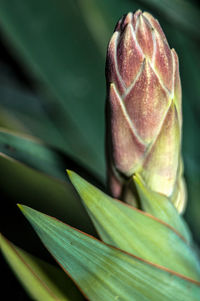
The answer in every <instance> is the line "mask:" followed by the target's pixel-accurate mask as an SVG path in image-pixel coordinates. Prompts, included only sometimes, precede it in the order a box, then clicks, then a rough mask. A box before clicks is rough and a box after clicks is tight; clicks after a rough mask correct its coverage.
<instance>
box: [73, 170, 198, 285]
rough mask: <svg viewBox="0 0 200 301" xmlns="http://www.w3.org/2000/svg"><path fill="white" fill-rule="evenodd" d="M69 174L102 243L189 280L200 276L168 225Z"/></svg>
mask: <svg viewBox="0 0 200 301" xmlns="http://www.w3.org/2000/svg"><path fill="white" fill-rule="evenodd" d="M68 174H69V177H70V180H71V181H72V183H73V185H74V186H75V188H76V189H77V191H78V193H79V194H80V196H81V198H82V200H83V203H84V205H85V206H86V209H87V211H88V213H89V215H90V217H91V219H92V220H93V223H94V226H95V228H96V229H97V231H98V232H99V234H100V236H101V238H102V239H103V241H104V242H106V243H109V244H111V245H113V246H116V247H118V248H120V249H122V250H124V251H126V252H129V253H132V254H134V255H136V256H139V257H141V258H143V259H145V260H148V261H151V262H153V263H156V264H159V265H162V266H164V267H166V268H168V269H171V270H173V271H176V272H178V273H181V274H183V275H185V276H187V277H191V278H192V279H200V266H199V263H198V259H197V257H196V256H195V254H194V253H193V250H192V249H191V248H190V247H189V246H188V245H187V244H186V243H185V241H183V239H182V238H181V237H180V236H179V235H177V233H176V232H175V231H174V230H173V229H172V228H171V227H169V226H168V225H167V224H164V223H162V221H159V220H158V219H155V218H153V217H152V216H150V215H146V214H145V213H144V212H143V211H141V210H138V209H135V208H134V207H132V206H128V205H126V204H124V203H122V202H120V201H117V200H115V199H112V198H111V197H109V196H107V195H106V194H104V193H103V192H101V191H100V190H99V189H97V188H95V187H94V186H93V185H91V184H89V183H88V182H87V181H85V180H84V179H82V178H81V177H80V176H78V175H77V174H76V173H74V172H72V171H68ZM161 201H162V200H161ZM158 238H159V239H158ZM158 250H159V252H158Z"/></svg>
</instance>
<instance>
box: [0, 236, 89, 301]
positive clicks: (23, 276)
mask: <svg viewBox="0 0 200 301" xmlns="http://www.w3.org/2000/svg"><path fill="white" fill-rule="evenodd" d="M0 244H1V251H2V253H3V255H4V257H5V259H6V260H7V262H8V263H9V265H10V267H11V268H12V270H13V271H14V273H15V274H16V276H17V278H18V279H19V281H20V282H21V284H22V285H23V287H24V288H25V289H26V291H27V293H28V294H29V295H30V296H31V297H32V298H33V299H34V300H39V301H44V300H46V301H53V300H54V301H55V300H63V301H64V300H66V301H67V300H69V301H72V300H74V301H78V300H84V298H83V296H82V295H81V294H80V292H79V291H78V289H77V288H76V286H75V285H74V284H73V282H72V280H71V279H70V278H69V277H68V276H67V275H66V274H65V273H64V272H63V271H62V270H60V269H58V268H56V267H54V266H53V265H50V264H48V263H46V262H44V261H42V260H40V259H38V258H36V257H33V256H32V255H30V254H29V253H27V252H25V251H24V250H22V249H20V248H18V247H16V246H15V245H13V244H12V243H11V242H9V241H8V240H7V239H6V238H4V237H3V236H2V235H0Z"/></svg>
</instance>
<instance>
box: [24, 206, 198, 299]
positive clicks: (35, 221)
mask: <svg viewBox="0 0 200 301" xmlns="http://www.w3.org/2000/svg"><path fill="white" fill-rule="evenodd" d="M20 209H21V210H22V212H23V214H24V215H25V216H26V218H27V219H28V220H29V222H30V223H31V224H32V226H33V228H34V229H35V231H36V232H37V234H38V235H39V237H40V239H41V240H42V242H43V243H44V244H45V246H46V247H47V248H48V250H49V251H50V252H51V253H52V255H53V256H54V257H55V258H56V260H57V261H58V262H59V263H60V265H61V266H62V267H63V269H64V270H66V271H67V272H68V273H69V274H70V275H71V276H72V278H73V279H74V280H75V281H76V282H77V283H78V284H79V286H80V288H81V289H82V290H83V292H84V293H85V294H86V295H87V297H88V298H89V299H90V300H96V301H100V300H105V301H107V300H113V299H114V298H115V300H117V299H118V300H127V301H128V300H134V298H135V299H136V300H154V301H157V300H161V299H163V298H165V299H164V300H166V301H168V300H172V299H176V300H177V301H179V300H181V301H185V300H193V301H194V300H195V301H196V300H197V296H198V293H199V291H200V287H199V283H197V282H195V281H191V280H189V279H186V278H184V277H182V276H178V275H177V274H175V273H173V272H170V271H169V270H164V269H162V268H158V266H155V265H152V264H150V263H147V262H146V261H144V260H141V259H140V258H138V257H134V256H132V255H130V254H128V253H124V252H122V251H120V250H118V249H116V248H113V247H110V246H108V245H106V244H104V243H102V242H100V241H98V240H96V239H94V238H92V237H91V236H88V235H85V234H83V233H82V232H80V231H78V230H76V229H74V228H72V227H69V226H68V225H66V224H63V223H62V222H59V221H58V220H56V219H54V218H51V217H49V216H47V215H45V214H42V213H40V212H37V211H36V210H33V209H31V208H28V207H27V206H23V205H20ZM91 284H92V285H91ZM186 285H187V288H186ZM188 298H189V299H188Z"/></svg>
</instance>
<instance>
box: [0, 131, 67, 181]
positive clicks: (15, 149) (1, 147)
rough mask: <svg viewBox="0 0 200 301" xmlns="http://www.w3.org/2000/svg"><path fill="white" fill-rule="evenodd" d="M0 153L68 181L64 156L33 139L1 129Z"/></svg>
mask: <svg viewBox="0 0 200 301" xmlns="http://www.w3.org/2000/svg"><path fill="white" fill-rule="evenodd" d="M0 152H2V153H5V154H6V155H7V156H10V157H12V158H14V159H16V160H19V161H21V162H22V163H25V164H27V165H28V166H30V167H33V168H35V169H37V170H39V171H42V172H44V173H46V174H48V175H51V176H54V177H56V178H58V179H61V180H66V175H65V164H66V162H65V160H64V156H63V155H61V153H59V152H58V151H56V150H54V149H52V148H50V147H48V146H47V145H45V144H44V143H42V142H41V141H40V140H37V139H35V138H33V137H30V136H25V135H19V134H15V133H13V132H11V131H8V130H5V129H3V128H0Z"/></svg>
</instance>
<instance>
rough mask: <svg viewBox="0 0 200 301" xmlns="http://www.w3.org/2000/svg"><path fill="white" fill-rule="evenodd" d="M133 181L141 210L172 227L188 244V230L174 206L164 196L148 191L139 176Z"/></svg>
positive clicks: (189, 240) (189, 238)
mask: <svg viewBox="0 0 200 301" xmlns="http://www.w3.org/2000/svg"><path fill="white" fill-rule="evenodd" d="M133 180H134V182H135V184H136V187H137V191H138V194H139V196H140V201H141V206H142V209H143V210H145V211H146V212H148V213H150V214H152V215H153V216H155V217H156V218H159V219H160V220H162V221H163V222H165V223H167V224H169V225H170V226H172V227H173V228H174V229H176V230H177V231H178V232H179V233H180V234H181V235H182V236H183V237H184V238H185V239H186V241H187V242H189V243H190V242H191V235H190V232H189V229H188V227H187V225H186V224H185V222H184V220H183V219H182V217H181V215H179V213H178V211H177V210H176V208H175V207H174V205H173V204H172V203H171V202H170V201H169V200H168V199H167V198H166V197H165V196H164V195H161V194H159V193H156V192H154V191H152V190H150V189H149V188H148V187H147V186H146V185H145V183H144V182H143V181H142V178H141V177H140V176H139V174H136V175H135V176H134V177H133Z"/></svg>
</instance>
